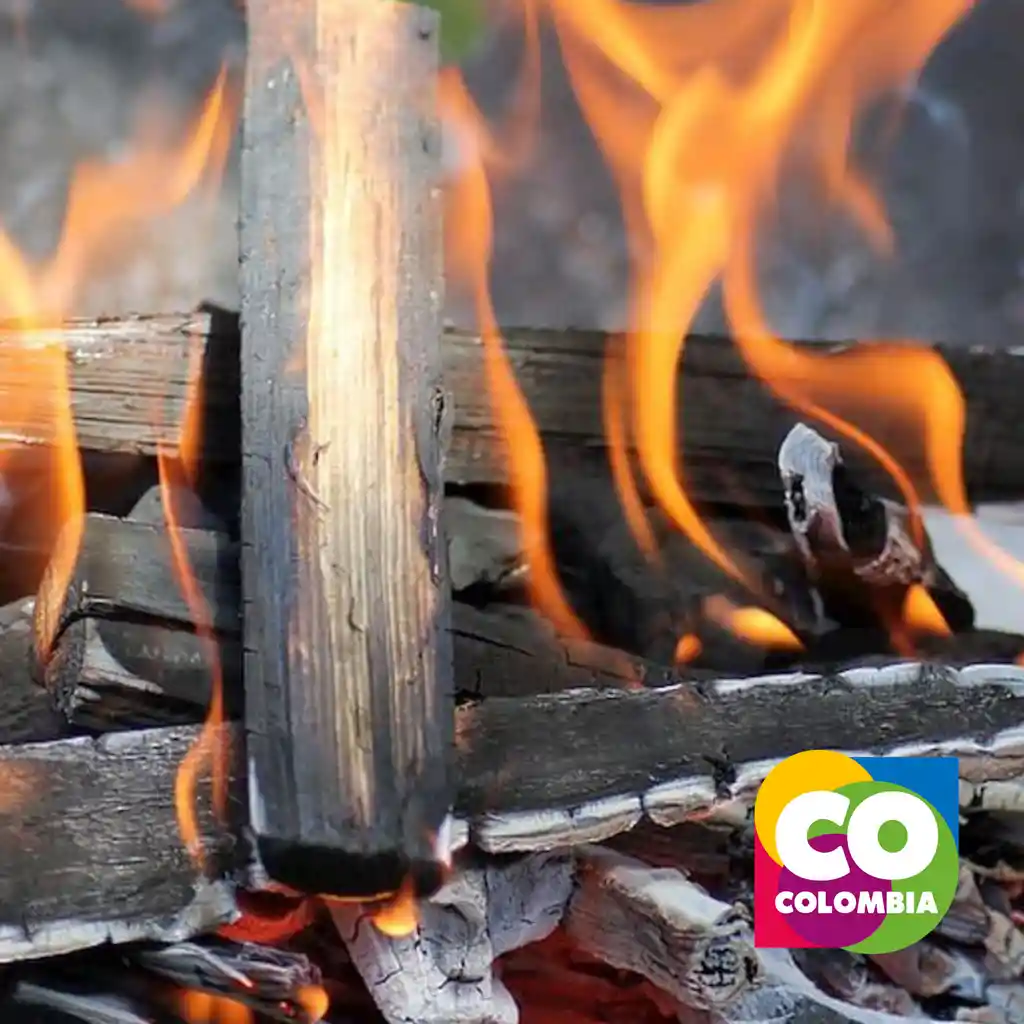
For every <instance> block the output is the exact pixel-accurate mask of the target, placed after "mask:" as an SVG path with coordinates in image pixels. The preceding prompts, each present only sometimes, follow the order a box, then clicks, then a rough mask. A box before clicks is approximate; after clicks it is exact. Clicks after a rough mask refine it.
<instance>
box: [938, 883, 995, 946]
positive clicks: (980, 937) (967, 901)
mask: <svg viewBox="0 0 1024 1024" xmlns="http://www.w3.org/2000/svg"><path fill="white" fill-rule="evenodd" d="M990 920H991V913H990V911H989V909H988V907H986V906H985V903H984V901H983V900H982V898H981V894H980V893H979V892H978V884H977V882H976V881H975V879H974V872H973V871H972V870H971V869H970V867H968V866H967V865H965V864H962V865H961V867H960V880H959V882H958V883H957V889H956V895H955V896H954V897H953V903H952V905H951V906H950V908H949V910H948V911H946V916H945V917H943V919H942V920H941V921H940V922H939V923H938V925H937V926H936V931H937V932H938V933H939V934H940V935H941V936H943V937H944V938H947V939H950V940H952V941H953V942H957V943H959V944H960V945H962V946H981V945H983V944H984V942H985V939H986V938H987V937H988V934H989V928H990Z"/></svg>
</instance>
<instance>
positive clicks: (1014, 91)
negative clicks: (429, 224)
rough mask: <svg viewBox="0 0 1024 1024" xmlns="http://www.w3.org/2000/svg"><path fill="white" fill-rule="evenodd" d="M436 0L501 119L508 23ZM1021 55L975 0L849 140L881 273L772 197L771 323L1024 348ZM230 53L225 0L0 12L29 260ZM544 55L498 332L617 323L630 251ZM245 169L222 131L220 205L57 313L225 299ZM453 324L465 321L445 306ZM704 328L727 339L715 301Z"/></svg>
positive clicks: (106, 270) (8, 215)
mask: <svg viewBox="0 0 1024 1024" xmlns="http://www.w3.org/2000/svg"><path fill="white" fill-rule="evenodd" d="M751 2H754V3H756V2H757V0H751ZM434 3H435V4H436V5H437V6H442V7H448V8H450V10H448V11H446V17H447V18H448V19H449V21H448V24H447V26H446V35H447V43H448V46H449V50H450V52H451V53H454V54H456V55H457V56H458V58H459V60H460V63H461V64H462V67H463V69H464V72H465V75H466V79H467V81H468V83H469V85H470V87H471V89H472V90H473V92H474V94H475V96H476V98H477V100H478V101H479V103H480V104H481V106H482V107H483V109H484V111H485V112H486V113H488V114H497V113H498V112H500V111H501V109H502V108H503V105H504V104H506V103H507V101H508V95H509V91H510V89H511V87H512V84H513V82H514V80H515V76H516V72H517V70H518V66H519V61H520V58H521V52H522V38H521V28H520V20H519V19H518V18H517V17H515V16H514V14H513V12H511V11H510V10H509V9H508V7H507V4H506V3H504V2H501V0H491V2H488V0H480V3H479V5H477V4H476V3H475V2H474V0H447V2H446V0H434ZM1022 51H1024V2H1021V0H981V2H979V3H977V5H976V7H975V9H974V11H973V12H972V13H971V15H970V16H969V17H968V18H967V20H966V21H965V22H963V23H962V24H961V25H960V27H958V28H957V29H956V30H955V31H954V33H953V34H952V35H951V36H950V37H949V38H948V39H947V40H946V42H945V43H944V44H943V45H942V46H941V48H940V49H939V50H938V52H936V53H935V54H934V56H933V58H932V60H931V61H930V62H929V64H928V66H927V68H926V69H925V72H924V74H923V75H922V77H921V79H920V82H919V83H918V85H917V87H916V88H915V90H914V93H913V96H912V103H911V106H910V108H909V111H908V112H907V115H906V116H905V118H904V119H903V122H902V125H901V128H900V131H899V134H898V137H897V138H896V139H895V141H894V142H892V143H891V144H890V145H889V146H888V147H887V148H886V150H885V154H884V157H882V156H879V155H878V154H879V152H880V151H879V149H878V147H877V146H876V145H875V142H874V140H873V136H872V131H871V126H870V124H867V125H865V126H864V127H863V131H862V132H861V135H862V136H863V138H862V139H861V140H860V148H861V149H862V151H863V153H864V154H865V160H866V161H867V162H868V164H869V165H873V166H874V168H875V170H876V172H877V176H878V179H879V180H880V181H881V182H882V188H883V192H884V195H885V197H886V199H887V202H888V209H889V213H890V217H891V219H892V222H893V226H894V229H895V232H896V238H897V249H898V256H897V258H896V259H895V260H893V261H881V260H879V259H878V258H876V257H875V256H874V254H873V253H872V252H871V251H870V250H869V249H868V248H867V246H866V245H865V243H864V242H863V240H862V239H861V237H860V236H859V235H858V233H856V232H854V231H852V230H851V229H850V227H849V225H848V224H843V223H839V222H837V223H836V224H835V225H829V224H825V225H822V224H820V223H816V224H815V227H814V230H813V231H808V230H807V225H806V221H807V217H806V210H803V209H802V207H801V200H802V196H801V194H800V192H799V190H798V189H794V195H791V196H785V195H784V196H781V197H779V210H780V227H779V229H778V230H777V231H776V232H775V233H774V235H773V236H772V237H771V239H770V240H769V241H768V242H767V243H766V244H765V245H763V247H762V253H761V272H762V283H763V290H764V296H763V297H764V301H765V304H766V307H767V310H768V313H769V315H770V317H771V319H772V321H773V323H774V326H775V327H776V329H777V330H779V331H780V332H781V333H782V334H783V335H785V336H787V337H792V338H799V337H805V338H812V337H822V338H835V339H847V338H851V337H854V336H860V337H864V336H884V337H901V336H917V337H926V338H931V339H936V340H947V341H953V342H964V343H981V342H984V343H987V344H999V345H1006V346H1012V345H1017V344H1021V343H1024V89H1022V88H1021V84H1020V80H1021V73H1020V66H1021V55H1022ZM244 59H245V25H244V12H243V11H242V10H241V9H239V7H238V6H236V4H235V2H234V0H0V220H2V224H3V225H4V227H5V228H6V230H7V231H8V233H9V234H10V235H11V236H12V238H13V239H14V240H15V242H16V244H17V245H18V246H19V248H21V249H22V250H23V251H24V252H26V253H27V254H29V255H30V256H32V257H33V258H35V259H45V257H46V255H47V254H48V253H49V252H50V251H52V249H53V247H54V246H55V244H56V241H57V239H58V236H59V231H60V226H61V222H62V218H63V215H64V208H65V201H66V196H67V187H68V181H69V177H70V172H71V169H72V167H73V166H74V165H75V163H76V162H78V161H81V160H83V159H87V158H91V157H99V158H102V159H116V158H117V156H118V153H119V150H120V149H122V148H123V147H125V146H126V145H127V144H128V142H129V141H130V140H131V139H132V138H133V137H135V134H137V131H138V127H139V118H140V117H143V116H147V117H151V116H152V111H153V110H154V109H156V108H159V110H160V111H161V115H160V121H161V130H164V131H167V132H169V133H171V134H173V133H174V132H175V131H179V132H180V131H183V130H184V127H185V126H186V125H187V124H188V122H189V118H190V116H192V115H194V112H195V110H196V108H197V106H198V104H199V103H200V102H201V99H202V97H203V96H204V95H205V94H206V93H207V92H208V91H209V89H210V87H211V84H212V83H213V81H214V80H215V78H216V76H217V73H218V70H219V68H220V67H221V65H222V63H226V64H227V67H228V69H229V72H230V74H231V75H232V76H234V77H235V79H236V80H237V81H240V75H241V73H242V68H243V65H244ZM543 62H544V65H543V66H544V79H543V111H542V122H541V125H540V137H539V140H538V145H537V148H536V156H535V162H534V164H533V166H532V168H531V170H530V172H529V173H528V174H526V175H524V176H523V177H522V179H521V180H520V181H519V182H518V183H517V184H515V185H514V186H513V187H512V188H510V189H507V190H505V191H504V192H502V193H501V194H499V196H498V197H497V200H496V235H495V257H494V269H493V277H492V284H493V290H494V298H495V304H496V307H497V311H498V315H499V318H500V320H501V321H502V322H503V323H505V324H508V325H530V326H575V327H602V328H617V327H621V326H622V325H623V323H624V318H625V296H626V283H627V281H626V269H627V260H628V252H627V246H626V242H625V238H624V233H623V230H622V225H621V220H620V216H619V210H618V203H617V200H616V197H615V192H614V189H613V187H612V183H611V181H610V179H609V176H608V173H607V171H606V170H605V168H604V165H603V162H602V160H601V159H600V158H599V156H598V154H597V150H596V147H595V144H594V142H593V140H592V138H591V136H590V133H589V130H588V129H587V127H586V126H585V125H584V123H583V121H582V119H581V117H580V115H579V113H578V110H577V107H576V103H575V101H574V98H573V95H572V92H571V90H570V88H569V85H568V82H567V80H566V77H565V75H564V72H563V71H562V68H561V66H560V59H559V52H558V47H557V45H556V44H555V42H554V39H553V37H551V35H550V34H546V35H545V38H544V41H543ZM237 164H238V140H237V135H236V139H235V143H234V146H233V148H232V152H231V156H230V159H229V163H228V169H227V172H226V174H225V177H224V181H223V183H222V186H221V188H220V191H219V193H218V195H217V196H216V199H215V201H214V202H213V203H212V204H211V202H210V201H209V197H208V196H206V195H203V196H198V197H196V198H195V199H194V200H190V201H189V202H187V203H185V204H184V205H182V206H180V207H178V208H177V209H176V210H175V211H174V212H173V213H172V214H170V215H168V216H166V217H162V218H159V219H157V220H155V221H152V222H149V223H147V224H146V225H145V227H144V228H141V229H137V230H135V231H134V232H133V234H132V235H131V236H130V237H119V238H117V239H113V238H112V239H111V241H110V245H109V247H106V248H105V251H104V253H103V257H104V258H103V259H101V260H96V261H92V263H91V265H90V266H89V269H88V275H87V279H86V281H85V282H84V286H83V287H82V288H80V289H79V292H78V295H77V297H76V299H75V303H74V306H75V308H74V309H72V310H70V311H69V312H72V313H76V314H83V315H92V314H111V315H113V314H124V313H130V312H160V311H174V310H181V309H186V308H191V307H193V306H195V305H196V304H198V303H199V302H201V301H203V300H212V301H216V302H219V303H222V304H225V305H228V306H232V307H235V306H237V302H238V299H237V284H236V237H235V231H236V225H235V222H236V203H237V192H238V182H237V178H238V171H237ZM802 214H803V215H804V216H802ZM107 248H108V249H109V251H106V250H107ZM448 314H449V316H450V317H451V318H453V319H455V320H456V321H459V322H467V320H468V316H467V311H466V310H464V309H460V308H456V307H455V306H454V304H452V303H450V304H449V310H448ZM698 326H699V327H700V328H702V329H715V328H721V327H722V318H721V315H720V311H719V309H718V306H717V303H716V301H715V298H714V296H712V297H711V298H709V300H708V302H707V303H706V306H705V308H704V310H703V311H702V313H701V316H700V318H699V322H698Z"/></svg>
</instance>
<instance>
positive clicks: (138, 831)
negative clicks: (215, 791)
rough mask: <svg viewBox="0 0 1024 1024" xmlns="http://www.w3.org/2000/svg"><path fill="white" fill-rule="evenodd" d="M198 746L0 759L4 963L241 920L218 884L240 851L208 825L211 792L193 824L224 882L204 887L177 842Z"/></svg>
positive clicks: (84, 748) (146, 745) (209, 881)
mask: <svg viewBox="0 0 1024 1024" xmlns="http://www.w3.org/2000/svg"><path fill="white" fill-rule="evenodd" d="M195 738H196V737H195V730H194V729H189V728H186V729H165V730H160V731H158V732H156V733H152V732H150V733H146V732H139V733H122V734H117V735H110V736H105V737H102V738H100V739H90V738H88V737H82V738H77V739H65V740H60V741H56V742H52V743H30V744H25V745H20V746H6V747H0V779H2V780H3V792H4V798H3V806H2V808H0V865H2V868H0V906H2V907H3V911H2V912H0V962H4V963H5V962H9V961H13V960H22V959H26V958H37V957H42V956H54V955H57V954H60V953H67V952H71V951H73V950H77V949H83V948H87V947H89V946H95V945H100V944H103V943H108V942H110V943H124V942H132V941H140V940H146V939H149V940H156V941H165V942H175V941H180V940H182V939H186V938H189V937H191V936H193V935H196V934H199V933H201V932H204V931H208V930H211V929H213V928H216V927H217V926H218V925H220V924H224V923H226V922H228V921H230V920H231V919H232V918H233V917H234V916H235V915H236V914H237V909H236V907H235V902H234V897H233V892H234V886H233V884H232V883H231V881H230V878H229V877H227V876H226V875H225V874H224V872H225V871H230V867H229V866H230V865H231V862H232V857H237V852H236V853H232V852H231V850H232V848H233V847H234V846H235V844H236V843H237V839H233V838H232V837H231V836H230V835H229V834H228V833H226V832H221V831H220V830H219V829H218V828H217V827H216V825H215V823H214V822H213V820H212V816H211V811H210V804H209V790H208V780H204V781H203V784H202V785H200V786H199V788H198V790H197V815H198V821H199V824H200V827H201V828H202V830H203V832H202V838H203V840H204V842H205V843H206V846H207V849H208V851H209V853H210V856H211V862H212V863H214V864H217V863H218V859H219V858H223V862H222V865H221V868H220V872H219V873H218V872H215V873H212V874H211V876H210V877H207V876H206V875H204V873H203V872H202V871H201V870H200V869H199V868H198V867H197V866H196V865H195V864H194V863H193V862H192V861H191V859H190V857H189V854H188V853H187V852H186V850H185V847H184V844H183V843H182V841H181V838H180V835H179V832H178V823H177V816H176V813H175V808H174V787H175V777H176V774H177V771H178V766H179V764H180V762H181V759H182V758H183V757H184V755H185V753H186V751H187V750H188V747H189V745H190V744H191V743H192V742H194V740H195ZM225 866H228V867H225ZM236 866H237V861H236Z"/></svg>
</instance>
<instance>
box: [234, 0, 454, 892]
mask: <svg viewBox="0 0 1024 1024" xmlns="http://www.w3.org/2000/svg"><path fill="white" fill-rule="evenodd" d="M247 17H248V27H249V58H248V62H247V69H248V70H247V79H246V100H245V114H244V128H243V147H242V172H241V174H242V186H241V256H242V275H241V295H242V318H241V324H242V345H241V364H242V382H241V386H242V437H243V451H242V475H243V493H242V527H241V533H242V542H243V551H242V586H243V595H244V600H245V607H244V614H243V620H244V627H245V636H244V673H245V686H246V723H247V732H248V756H249V762H250V771H251V772H252V773H253V778H251V780H250V784H251V788H252V789H253V792H254V793H255V794H257V796H256V799H255V804H254V808H253V815H254V817H253V825H254V828H255V830H256V832H257V834H258V836H259V841H260V849H261V853H262V856H263V859H264V862H265V864H266V866H267V869H268V871H269V872H270V873H271V875H273V876H274V877H277V878H278V879H279V880H280V881H282V882H289V881H295V880H296V878H297V876H298V875H300V874H301V875H302V877H303V878H304V880H305V881H306V883H307V884H308V883H309V877H310V875H309V873H310V871H311V870H314V867H313V866H314V865H315V864H319V865H320V866H321V867H322V868H323V869H324V875H325V883H326V882H327V880H328V879H329V881H330V884H332V885H336V884H338V872H336V871H335V870H333V866H334V865H335V864H336V863H337V858H338V857H339V856H346V857H348V858H349V862H350V864H349V866H350V871H349V872H348V881H347V883H346V885H347V887H348V888H347V891H350V892H351V893H353V894H359V893H363V894H367V893H373V892H380V891H386V890H389V889H395V888H397V886H398V884H399V883H400V881H401V877H402V875H403V874H404V873H405V872H406V871H407V870H409V869H410V867H411V868H412V869H413V870H414V873H416V874H418V873H419V872H420V871H421V870H422V871H423V872H426V873H427V874H428V875H434V876H437V880H438V881H439V877H440V876H439V869H437V868H435V867H433V865H434V853H433V847H434V837H435V835H436V832H437V830H438V829H439V827H440V825H441V823H442V821H443V819H444V816H445V814H446V813H447V811H448V809H449V807H450V804H451V793H450V790H449V782H448V766H449V760H450V756H451V735H452V718H453V702H452V699H451V693H452V680H451V673H452V664H451V663H452V658H451V644H450V640H449V635H448V632H447V628H446V627H447V620H448V605H449V601H450V587H449V584H448V580H447V571H446V553H445V546H444V540H443V536H442V532H441V530H440V503H441V496H442V490H443V478H442V475H441V464H442V458H443V448H444V444H443V436H442V435H443V432H444V428H445V425H446V423H447V412H446V409H447V399H446V396H445V393H444V390H443V388H442V387H441V361H440V348H439V345H440V334H441V319H440V316H441V301H442V291H443V279H442V262H441V256H442V251H441V207H440V190H439V187H438V186H439V180H440V146H439V142H440V136H439V132H438V126H437V123H436V115H435V111H434V109H433V108H434V103H433V101H432V97H433V94H434V91H435V90H436V83H437V62H438V57H437V37H438V18H437V15H436V13H434V12H431V11H429V10H423V9H422V8H419V7H417V6H413V5H404V4H398V3H392V2H390V0H388V2H385V0H377V2H374V3H367V2H365V0H333V2H327V0H301V2H300V0H253V2H251V3H250V4H249V7H248V10H247ZM343 874H344V873H343ZM325 891H327V890H326V885H325Z"/></svg>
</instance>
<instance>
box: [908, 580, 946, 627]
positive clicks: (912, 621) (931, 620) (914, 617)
mask: <svg viewBox="0 0 1024 1024" xmlns="http://www.w3.org/2000/svg"><path fill="white" fill-rule="evenodd" d="M901 618H902V620H903V623H904V625H905V626H906V627H907V628H908V629H911V630H914V631H915V632H918V633H930V634H932V635H933V636H949V635H950V634H951V633H952V630H951V629H950V628H949V623H947V622H946V618H945V616H944V615H943V614H942V612H941V611H939V607H938V605H937V604H936V603H935V601H934V599H933V598H932V596H931V594H929V593H928V591H927V590H925V588H924V587H922V586H921V584H920V583H915V584H914V585H913V586H912V587H908V588H907V594H906V597H904V599H903V609H902V615H901Z"/></svg>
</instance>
